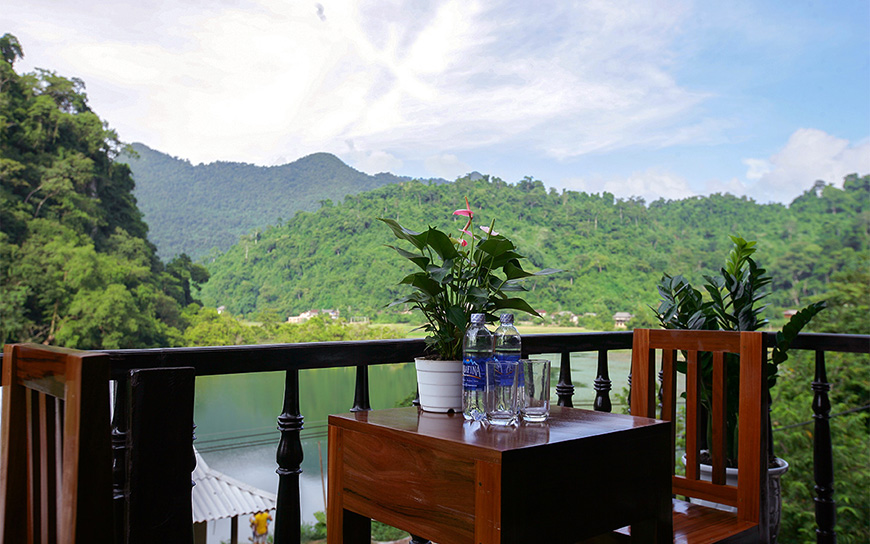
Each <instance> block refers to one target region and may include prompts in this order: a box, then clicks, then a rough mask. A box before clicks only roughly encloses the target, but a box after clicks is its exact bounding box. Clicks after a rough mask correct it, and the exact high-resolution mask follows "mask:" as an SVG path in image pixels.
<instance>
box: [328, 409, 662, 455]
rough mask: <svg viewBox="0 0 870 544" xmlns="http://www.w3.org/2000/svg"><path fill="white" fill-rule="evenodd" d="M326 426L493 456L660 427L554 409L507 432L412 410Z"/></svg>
mask: <svg viewBox="0 0 870 544" xmlns="http://www.w3.org/2000/svg"><path fill="white" fill-rule="evenodd" d="M329 424H330V425H334V426H338V427H342V428H346V429H349V430H357V431H363V432H367V433H384V434H391V433H392V434H395V435H400V436H402V437H403V438H404V439H406V440H412V441H416V440H415V439H419V440H425V441H426V442H427V443H430V444H431V443H432V442H433V440H432V439H434V440H435V441H436V442H442V443H443V445H444V446H445V447H450V446H451V445H456V446H462V447H473V448H475V449H482V450H489V451H490V452H492V453H499V452H505V451H508V450H515V449H520V448H527V447H536V446H543V445H547V444H556V443H559V442H566V441H573V440H577V439H581V438H587V437H591V436H601V435H606V434H610V433H619V432H623V431H627V430H630V429H638V428H642V427H649V426H654V425H659V424H666V422H663V421H659V420H656V419H648V418H642V417H634V416H629V415H623V414H612V413H607V412H595V411H592V410H582V409H577V408H566V407H561V406H554V407H552V408H551V409H550V417H549V419H548V420H547V421H546V422H543V423H520V424H518V425H516V426H513V427H508V428H499V427H495V426H490V425H486V424H484V423H479V422H473V421H466V420H465V418H464V417H463V416H462V414H461V413H459V414H440V413H433V412H425V411H423V410H421V409H419V408H415V407H411V408H393V409H387V410H374V411H369V412H349V413H346V414H335V415H330V416H329Z"/></svg>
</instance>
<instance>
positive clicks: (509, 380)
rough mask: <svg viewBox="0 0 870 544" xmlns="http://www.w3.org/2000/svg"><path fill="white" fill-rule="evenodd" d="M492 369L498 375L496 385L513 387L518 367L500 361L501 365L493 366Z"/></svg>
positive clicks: (495, 380)
mask: <svg viewBox="0 0 870 544" xmlns="http://www.w3.org/2000/svg"><path fill="white" fill-rule="evenodd" d="M491 368H494V369H495V373H496V375H495V378H494V380H493V381H494V382H495V383H497V384H498V385H499V386H501V387H510V386H511V385H513V383H514V376H515V374H516V371H517V365H506V364H503V361H499V364H497V365H492V367H491Z"/></svg>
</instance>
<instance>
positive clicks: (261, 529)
mask: <svg viewBox="0 0 870 544" xmlns="http://www.w3.org/2000/svg"><path fill="white" fill-rule="evenodd" d="M270 521H272V516H271V515H270V514H269V512H257V513H256V514H254V515H253V516H251V531H252V533H253V537H252V538H251V542H254V543H255V544H265V542H266V535H268V534H269V522H270Z"/></svg>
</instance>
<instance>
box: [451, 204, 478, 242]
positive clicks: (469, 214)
mask: <svg viewBox="0 0 870 544" xmlns="http://www.w3.org/2000/svg"><path fill="white" fill-rule="evenodd" d="M453 215H462V216H465V217H467V218H468V223H466V224H465V227H464V228H461V229H459V232H462V233H464V234H467V235H468V236H469V237H470V236H472V234H471V232H469V230H468V228H469V227H471V218H472V217H474V212H473V211H471V205H469V204H468V197H465V208H464V209H459V210H456V211H455V212H453ZM459 245H461V246H462V247H465V246H467V245H468V242H467V241H465V240H464V239H462V238H460V239H459Z"/></svg>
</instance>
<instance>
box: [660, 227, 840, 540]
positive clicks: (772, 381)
mask: <svg viewBox="0 0 870 544" xmlns="http://www.w3.org/2000/svg"><path fill="white" fill-rule="evenodd" d="M731 241H732V242H733V244H734V245H733V246H732V248H731V252H730V253H729V255H728V259H727V260H726V262H725V266H724V267H723V268H721V269H720V276H704V280H705V283H704V286H703V287H704V290H705V291H706V294H707V297H704V296H703V295H702V293H701V292H700V291H698V290H697V289H695V288H693V287H692V285H691V284H690V283H689V282H688V281H687V280H686V279H685V278H684V277H683V276H679V275H678V276H670V275H667V274H665V275H664V277H663V278H662V280H661V282H660V283H659V285H658V291H659V295H660V296H661V300H660V302H659V306H658V308H655V309H654V310H655V312H656V316H657V317H658V319H659V321H660V322H661V325H662V327H664V328H666V329H703V330H729V331H755V330H758V329H760V328H762V327H764V326H766V325H767V323H768V320H767V319H760V318H759V315H760V314H761V312H762V311H763V310H764V308H765V307H766V305H764V306H761V305H759V303H760V302H761V301H762V300H763V299H764V298H765V297H766V296H768V295H769V294H770V292H769V291H768V290H766V289H765V287H767V286H768V285H769V284H770V282H771V277H770V276H769V275H768V274H767V271H766V270H765V269H764V268H761V267H760V266H759V265H758V264H757V263H756V262H755V261H754V260H753V259H752V255H753V254H754V253H755V251H756V247H755V245H756V242H754V241H746V240H744V239H743V238H741V237H739V236H731ZM824 307H825V302H824V301H821V302H816V303H813V304H810V305H808V306H807V307H805V308H803V309H802V310H800V311H798V312H797V313H796V314H794V315H793V316H792V317H791V319H790V320H789V321H788V322H787V323H786V324H785V326H783V328H782V330H781V331H779V332H777V333H776V344H775V345H774V347H773V350H772V352H771V354H770V357H769V358H767V359H766V362H765V365H766V367H765V376H766V378H767V394H768V397H767V398H768V402H769V401H770V399H771V397H770V390H771V388H773V386H774V385H776V379H777V372H778V369H779V365H780V364H781V363H782V362H784V361H785V360H786V359H788V353H787V352H788V349H789V347H790V346H791V343H792V341H793V340H794V339H795V337H796V336H797V335H798V333H799V332H800V331H801V329H803V328H804V326H806V325H807V324H808V323H809V322H810V320H812V318H813V317H814V316H815V315H816V314H818V313H819V312H820V311H822V309H824ZM725 365H726V376H727V379H726V409H725V415H726V452H728V453H727V457H728V458H727V459H726V463H727V465H728V466H729V467H732V468H731V469H729V471H730V472H732V473H733V474H734V477H735V480H736V468H737V464H736V460H737V453H736V452H737V437H738V432H739V429H738V427H737V407H738V402H739V398H738V395H739V388H738V384H739V379H740V377H739V372H740V360H739V357H737V356H736V355H733V354H726V358H725ZM700 368H701V382H702V383H701V390H700V397H701V404H702V406H703V407H704V408H706V409H707V414H708V416H709V414H712V409H711V407H712V399H711V396H710V392H711V391H712V383H713V363H712V356H711V354H709V353H707V354H703V355H702V356H701V359H700ZM677 370H678V371H680V372H683V373H685V371H686V363H685V361H678V362H677ZM709 433H710V424H709V417H708V422H707V434H708V435H709ZM708 440H710V439H709V438H708ZM708 443H709V442H708ZM768 453H769V458H770V459H769V470H770V474H771V476H772V477H771V479H770V481H771V492H770V494H769V497H770V503H771V507H772V508H771V514H772V518H771V520H770V527H771V536H772V542H775V541H776V532H777V531H778V526H779V514H778V512H779V508H778V505H779V502H778V500H779V499H778V497H779V476H781V475H782V474H783V473H784V472H785V471H786V470H787V469H788V463H786V462H785V461H784V460H783V459H780V458H777V457H776V456H775V455H774V453H773V444H772V443H771V444H770V447H769V451H768ZM701 458H702V461H703V459H704V453H703V452H702V455H701ZM704 468H705V467H704V466H703V465H702V473H703V472H704ZM707 470H709V468H708V469H707Z"/></svg>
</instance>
